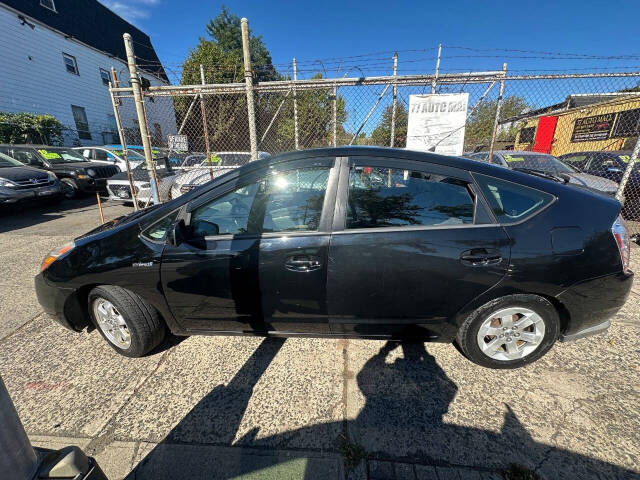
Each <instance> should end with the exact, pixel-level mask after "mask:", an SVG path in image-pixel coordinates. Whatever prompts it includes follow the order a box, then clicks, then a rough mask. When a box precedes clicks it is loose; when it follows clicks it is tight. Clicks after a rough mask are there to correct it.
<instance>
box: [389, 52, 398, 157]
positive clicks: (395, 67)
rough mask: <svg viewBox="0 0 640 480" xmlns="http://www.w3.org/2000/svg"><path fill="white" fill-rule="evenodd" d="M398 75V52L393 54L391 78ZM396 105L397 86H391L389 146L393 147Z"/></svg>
mask: <svg viewBox="0 0 640 480" xmlns="http://www.w3.org/2000/svg"><path fill="white" fill-rule="evenodd" d="M397 73H398V52H395V53H394V54H393V76H394V77H395V76H396V74H397ZM397 104H398V85H396V84H395V83H394V84H393V103H392V104H391V141H390V142H389V146H390V147H393V146H394V144H395V140H396V106H397Z"/></svg>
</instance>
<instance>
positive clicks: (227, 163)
mask: <svg viewBox="0 0 640 480" xmlns="http://www.w3.org/2000/svg"><path fill="white" fill-rule="evenodd" d="M270 155H271V154H270V153H268V152H258V160H260V159H263V158H267V157H269V156H270ZM250 161H251V152H216V153H214V154H213V155H212V156H211V159H209V160H208V159H207V156H206V154H201V153H195V154H192V155H189V156H188V157H187V158H185V160H184V162H183V163H182V165H181V167H182V170H184V171H183V173H181V174H179V175H178V176H177V177H176V178H175V180H174V182H173V184H172V185H171V190H170V191H169V198H178V197H179V196H180V195H182V194H183V193H186V192H188V191H190V190H193V189H194V188H197V187H199V186H200V185H204V184H205V183H207V182H210V181H211V180H213V179H214V178H217V177H219V176H221V175H223V174H225V173H227V172H228V171H229V170H233V169H234V168H238V167H240V166H242V165H245V164H247V163H249V162H250Z"/></svg>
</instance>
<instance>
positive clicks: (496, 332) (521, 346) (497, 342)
mask: <svg viewBox="0 0 640 480" xmlns="http://www.w3.org/2000/svg"><path fill="white" fill-rule="evenodd" d="M544 332H545V323H544V320H543V319H542V317H541V316H540V315H538V314H537V313H536V312H534V311H533V310H530V309H528V308H525V307H512V308H504V309H502V310H498V311H496V312H494V313H492V314H491V315H489V316H488V317H487V318H486V319H485V320H484V321H483V322H482V324H481V325H480V329H479V330H478V335H477V341H478V346H479V347H480V350H481V351H482V353H484V354H485V355H487V356H488V357H490V358H492V359H494V360H501V361H508V360H517V359H520V358H524V357H526V356H527V355H530V354H531V353H533V352H534V351H535V350H536V349H537V348H538V347H539V346H540V344H541V343H542V340H543V339H544Z"/></svg>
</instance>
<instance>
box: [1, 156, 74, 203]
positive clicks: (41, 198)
mask: <svg viewBox="0 0 640 480" xmlns="http://www.w3.org/2000/svg"><path fill="white" fill-rule="evenodd" d="M62 198H63V197H62V189H61V188H60V182H59V181H58V178H57V177H56V176H55V174H54V173H52V172H47V171H44V170H40V169H37V168H33V167H26V166H25V165H24V164H22V163H21V162H19V161H17V160H15V159H13V158H11V157H10V156H8V155H5V154H4V153H0V208H2V207H6V206H7V205H15V204H16V203H22V202H26V201H36V202H46V203H56V202H59V201H60V200H61V199H62Z"/></svg>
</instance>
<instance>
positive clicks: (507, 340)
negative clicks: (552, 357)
mask: <svg viewBox="0 0 640 480" xmlns="http://www.w3.org/2000/svg"><path fill="white" fill-rule="evenodd" d="M559 332H560V319H559V317H558V312H557V311H556V309H555V308H554V306H553V305H552V304H551V303H549V301H548V300H546V299H545V298H543V297H540V296H537V295H509V296H506V297H502V298H499V299H496V300H493V301H491V302H489V303H486V304H485V305H483V306H481V307H480V308H478V309H477V310H475V311H474V312H473V313H471V314H470V315H469V317H467V319H466V320H465V322H464V323H463V324H462V326H461V327H460V329H459V330H458V335H457V338H456V341H457V343H458V346H459V347H460V349H461V350H462V352H463V353H464V354H465V355H466V356H467V358H469V359H470V360H471V361H473V362H474V363H477V364H479V365H482V366H485V367H489V368H518V367H522V366H524V365H527V364H530V363H532V362H534V361H536V360H538V359H539V358H540V357H542V356H543V355H544V354H545V353H547V352H548V351H549V349H551V347H552V346H553V344H554V343H555V341H556V340H557V338H558V335H559Z"/></svg>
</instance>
